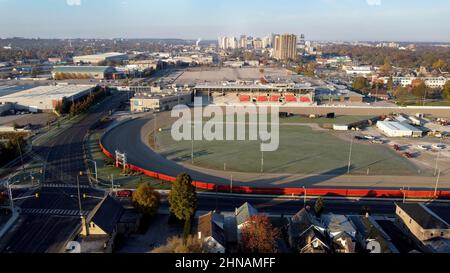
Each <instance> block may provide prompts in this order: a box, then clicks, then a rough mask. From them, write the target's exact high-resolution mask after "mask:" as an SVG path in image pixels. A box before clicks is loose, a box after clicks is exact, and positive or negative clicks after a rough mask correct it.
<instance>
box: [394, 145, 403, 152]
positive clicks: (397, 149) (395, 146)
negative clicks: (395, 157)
mask: <svg viewBox="0 0 450 273" xmlns="http://www.w3.org/2000/svg"><path fill="white" fill-rule="evenodd" d="M394 150H396V151H401V150H402V147H400V145H398V144H395V145H394Z"/></svg>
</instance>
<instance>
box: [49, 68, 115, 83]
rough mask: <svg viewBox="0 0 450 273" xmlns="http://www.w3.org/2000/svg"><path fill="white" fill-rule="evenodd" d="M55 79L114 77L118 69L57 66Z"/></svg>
mask: <svg viewBox="0 0 450 273" xmlns="http://www.w3.org/2000/svg"><path fill="white" fill-rule="evenodd" d="M52 76H53V79H56V80H64V79H96V80H104V79H114V78H116V77H117V71H116V69H115V68H114V67H109V66H55V67H54V68H53V71H52Z"/></svg>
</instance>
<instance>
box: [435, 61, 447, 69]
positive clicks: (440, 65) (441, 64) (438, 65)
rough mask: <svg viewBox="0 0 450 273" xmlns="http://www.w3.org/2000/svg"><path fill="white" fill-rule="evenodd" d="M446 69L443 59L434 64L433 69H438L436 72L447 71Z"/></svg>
mask: <svg viewBox="0 0 450 273" xmlns="http://www.w3.org/2000/svg"><path fill="white" fill-rule="evenodd" d="M445 67H446V63H445V61H444V60H442V59H439V60H437V61H436V62H434V63H433V69H436V70H440V69H445Z"/></svg>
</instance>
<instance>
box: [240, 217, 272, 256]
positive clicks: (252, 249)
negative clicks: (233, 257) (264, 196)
mask: <svg viewBox="0 0 450 273" xmlns="http://www.w3.org/2000/svg"><path fill="white" fill-rule="evenodd" d="M280 236H281V233H280V231H279V229H277V228H274V227H273V226H272V224H271V223H270V220H269V218H268V217H267V216H265V215H255V216H252V217H250V219H249V220H248V223H247V224H246V225H245V226H244V227H243V228H242V229H241V246H242V250H243V251H244V252H247V253H275V252H277V251H278V248H277V239H278V238H279V237H280Z"/></svg>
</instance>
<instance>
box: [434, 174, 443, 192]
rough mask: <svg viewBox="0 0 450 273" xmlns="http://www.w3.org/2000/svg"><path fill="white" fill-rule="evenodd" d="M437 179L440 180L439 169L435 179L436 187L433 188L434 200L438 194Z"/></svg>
mask: <svg viewBox="0 0 450 273" xmlns="http://www.w3.org/2000/svg"><path fill="white" fill-rule="evenodd" d="M439 178H441V169H439V171H438V175H437V179H436V186H435V187H434V198H436V199H437V197H438V196H437V192H438V187H439Z"/></svg>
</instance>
